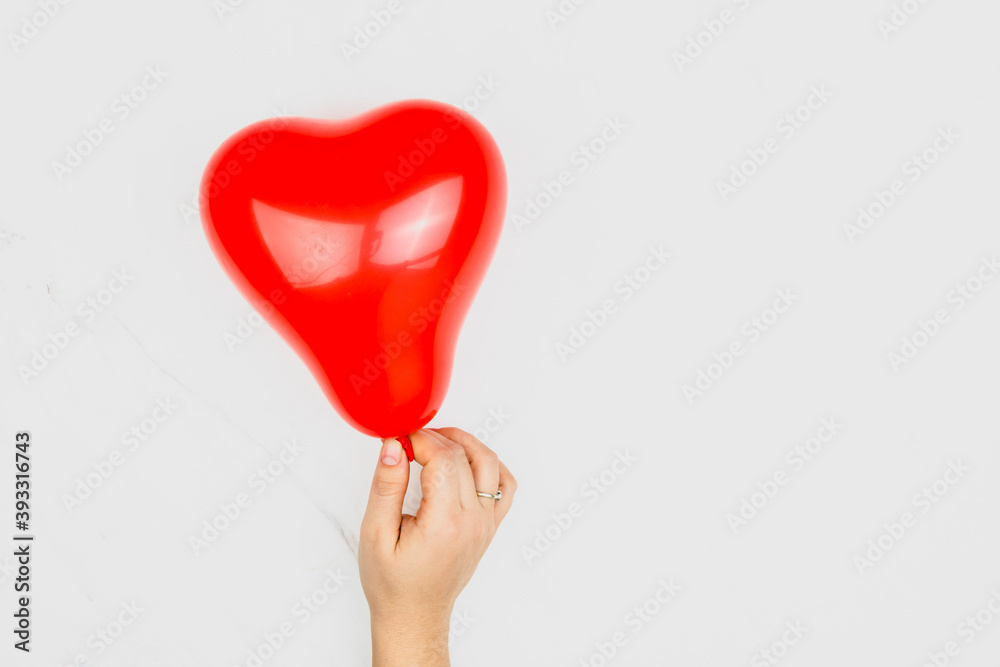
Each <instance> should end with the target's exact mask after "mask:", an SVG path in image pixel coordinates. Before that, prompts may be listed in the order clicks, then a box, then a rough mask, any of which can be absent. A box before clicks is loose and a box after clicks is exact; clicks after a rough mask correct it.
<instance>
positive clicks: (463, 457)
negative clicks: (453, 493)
mask: <svg viewBox="0 0 1000 667" xmlns="http://www.w3.org/2000/svg"><path fill="white" fill-rule="evenodd" d="M424 431H425V432H426V433H427V434H428V435H429V436H431V437H432V438H436V439H437V440H438V442H440V443H441V444H443V445H444V446H445V447H448V448H449V449H450V450H451V454H452V457H453V458H454V460H455V463H454V465H455V470H456V472H457V473H458V493H459V501H460V502H461V504H462V507H476V506H478V505H479V502H478V501H479V498H478V497H477V496H476V478H475V476H474V475H473V473H472V467H471V466H470V465H469V456H468V454H466V451H465V448H463V447H462V446H461V445H460V444H458V443H457V442H455V441H454V440H452V439H451V438H448V437H446V436H443V435H441V434H440V433H439V432H437V429H424Z"/></svg>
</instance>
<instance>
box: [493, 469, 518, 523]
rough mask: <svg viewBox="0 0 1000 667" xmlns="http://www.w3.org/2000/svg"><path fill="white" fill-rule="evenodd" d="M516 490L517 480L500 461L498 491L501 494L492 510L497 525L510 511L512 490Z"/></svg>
mask: <svg viewBox="0 0 1000 667" xmlns="http://www.w3.org/2000/svg"><path fill="white" fill-rule="evenodd" d="M515 491H517V480H516V479H514V476H513V475H511V474H510V470H508V469H507V466H505V465H504V464H503V462H502V461H501V462H500V492H501V493H502V494H503V496H502V497H501V498H500V500H498V501H497V506H496V509H495V510H494V512H493V520H494V521H496V524H497V525H498V526H499V525H500V522H501V521H503V518H504V517H505V516H507V512H509V511H510V505H511V503H513V502H514V492H515Z"/></svg>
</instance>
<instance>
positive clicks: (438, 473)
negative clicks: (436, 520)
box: [410, 430, 461, 508]
mask: <svg viewBox="0 0 1000 667" xmlns="http://www.w3.org/2000/svg"><path fill="white" fill-rule="evenodd" d="M410 442H411V443H413V460H414V461H416V462H417V463H419V464H420V465H421V466H423V470H421V471H420V493H421V495H422V496H423V501H422V502H421V507H423V506H424V503H427V504H428V506H429V507H436V506H439V505H440V506H442V507H445V506H451V507H455V508H459V507H461V501H460V500H459V476H458V467H457V466H456V465H455V455H454V453H453V452H452V451H451V448H449V447H448V446H447V445H445V444H444V443H442V442H441V441H440V440H438V439H437V438H435V437H433V436H431V435H430V434H428V433H424V432H423V431H422V430H421V431H417V432H416V433H412V434H411V435H410Z"/></svg>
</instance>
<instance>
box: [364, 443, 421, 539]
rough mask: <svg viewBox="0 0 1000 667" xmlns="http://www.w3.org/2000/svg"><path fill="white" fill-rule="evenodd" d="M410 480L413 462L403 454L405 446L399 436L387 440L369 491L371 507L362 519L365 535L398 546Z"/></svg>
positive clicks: (383, 444)
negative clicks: (404, 503) (401, 444)
mask: <svg viewBox="0 0 1000 667" xmlns="http://www.w3.org/2000/svg"><path fill="white" fill-rule="evenodd" d="M409 480H410V464H409V463H408V462H407V461H406V457H405V456H404V455H403V448H402V447H401V446H400V444H399V442H397V441H396V439H395V438H388V439H386V440H384V441H383V443H382V450H381V452H379V460H378V465H377V467H376V468H375V477H374V478H373V479H372V488H371V492H370V493H369V495H368V507H367V508H366V509H365V517H364V519H363V520H362V521H361V536H362V539H367V540H370V541H372V542H374V543H376V544H379V545H381V546H383V547H386V548H390V547H395V545H396V542H397V541H398V540H399V526H400V524H401V523H402V520H403V498H404V497H405V496H406V485H407V483H408V482H409Z"/></svg>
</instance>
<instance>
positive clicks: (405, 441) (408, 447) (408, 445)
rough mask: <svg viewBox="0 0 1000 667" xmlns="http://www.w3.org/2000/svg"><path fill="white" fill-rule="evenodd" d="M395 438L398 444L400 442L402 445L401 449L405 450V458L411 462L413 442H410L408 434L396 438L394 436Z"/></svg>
mask: <svg viewBox="0 0 1000 667" xmlns="http://www.w3.org/2000/svg"><path fill="white" fill-rule="evenodd" d="M396 440H398V441H399V444H401V445H402V446H403V451H404V452H406V460H407V461H411V462H412V461H413V443H412V442H410V436H408V435H401V436H399V437H398V438H396Z"/></svg>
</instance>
